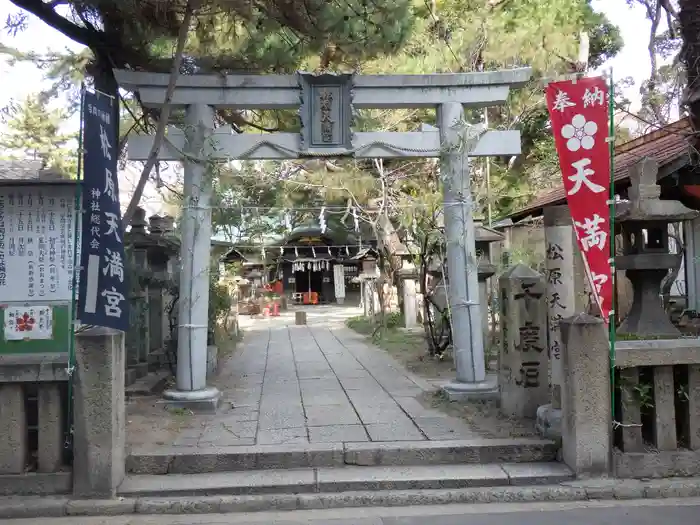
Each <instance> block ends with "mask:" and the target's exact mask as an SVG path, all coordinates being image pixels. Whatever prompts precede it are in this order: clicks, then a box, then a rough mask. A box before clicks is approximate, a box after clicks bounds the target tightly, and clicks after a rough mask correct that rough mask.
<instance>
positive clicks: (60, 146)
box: [0, 95, 77, 176]
mask: <svg viewBox="0 0 700 525" xmlns="http://www.w3.org/2000/svg"><path fill="white" fill-rule="evenodd" d="M64 123H65V115H64V113H63V112H62V111H60V110H52V109H49V108H48V107H47V102H46V101H45V100H43V98H42V97H40V96H37V95H30V96H28V97H27V98H26V99H25V101H24V103H23V104H22V105H21V106H19V107H18V109H17V112H16V113H15V114H14V116H13V118H12V119H10V120H9V121H8V122H7V130H6V131H5V132H4V133H3V134H2V135H0V147H2V149H3V155H5V156H7V157H10V158H15V159H29V160H41V161H42V164H43V167H44V168H47V169H48V168H51V169H53V170H56V171H58V172H61V173H63V174H65V175H69V176H75V174H76V171H75V170H76V159H77V157H76V155H75V153H74V147H69V142H70V140H71V139H73V138H75V137H73V136H71V135H67V134H64V133H63V132H62V131H61V127H62V125H63V124H64Z"/></svg>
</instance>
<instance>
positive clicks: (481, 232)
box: [474, 223, 505, 344]
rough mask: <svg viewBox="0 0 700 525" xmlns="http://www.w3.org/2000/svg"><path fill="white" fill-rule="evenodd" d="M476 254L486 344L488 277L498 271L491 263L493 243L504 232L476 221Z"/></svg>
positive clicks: (487, 333)
mask: <svg viewBox="0 0 700 525" xmlns="http://www.w3.org/2000/svg"><path fill="white" fill-rule="evenodd" d="M474 227H475V229H476V231H475V234H476V254H477V257H478V263H477V276H478V278H479V303H481V326H482V331H483V334H484V344H485V343H486V341H488V335H489V288H488V279H489V277H492V276H493V275H494V274H495V273H496V266H495V265H494V264H492V263H491V243H494V242H502V241H503V240H504V239H505V237H504V235H503V234H502V233H500V232H498V231H496V230H494V229H492V228H488V227H486V226H484V225H482V224H480V223H475V224H474Z"/></svg>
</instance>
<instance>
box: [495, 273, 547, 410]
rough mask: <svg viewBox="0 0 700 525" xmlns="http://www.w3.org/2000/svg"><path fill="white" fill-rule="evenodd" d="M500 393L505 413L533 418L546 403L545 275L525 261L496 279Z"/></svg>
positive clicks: (502, 408)
mask: <svg viewBox="0 0 700 525" xmlns="http://www.w3.org/2000/svg"><path fill="white" fill-rule="evenodd" d="M498 287H499V290H500V299H501V340H502V345H501V351H500V359H499V364H500V376H501V377H500V381H499V384H500V395H501V412H502V413H503V414H504V415H506V416H512V417H527V418H534V417H535V416H536V415H537V408H538V407H539V406H540V405H543V404H544V403H546V402H547V399H548V397H549V382H548V381H547V374H548V372H549V363H548V358H547V305H546V296H545V284H544V277H543V276H542V275H541V274H539V273H537V272H536V271H535V270H533V269H532V268H529V267H528V266H525V265H524V264H518V265H516V266H513V267H512V268H510V269H509V270H508V271H507V272H505V273H504V274H503V275H502V276H501V277H500V279H499V284H498Z"/></svg>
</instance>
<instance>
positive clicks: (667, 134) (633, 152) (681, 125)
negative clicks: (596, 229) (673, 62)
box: [510, 118, 691, 221]
mask: <svg viewBox="0 0 700 525" xmlns="http://www.w3.org/2000/svg"><path fill="white" fill-rule="evenodd" d="M690 131H691V130H690V120H689V119H688V118H684V119H681V120H679V121H677V122H674V123H672V124H669V125H668V126H664V127H663V128H659V129H657V130H656V131H652V132H651V133H647V134H646V135H643V136H641V137H638V138H636V139H634V140H630V141H629V142H625V143H624V144H621V145H620V146H618V147H616V148H615V179H614V180H615V182H616V183H618V182H625V181H626V180H627V179H628V173H627V171H628V169H629V167H630V166H632V165H633V164H635V163H636V162H637V161H639V160H641V159H643V158H644V157H653V158H655V159H656V161H657V162H658V163H659V169H661V168H662V167H664V166H665V165H667V164H670V163H671V162H673V161H675V160H677V159H679V158H681V157H682V156H683V155H688V148H689V146H688V141H687V137H688V134H689V133H690ZM565 202H566V191H565V189H564V186H563V185H562V186H560V187H558V188H556V189H553V190H550V191H548V192H545V193H544V194H542V195H540V196H539V197H537V198H536V199H535V200H534V201H532V202H531V203H530V204H528V205H527V206H526V207H525V208H523V209H521V210H518V211H517V212H515V213H513V214H511V215H510V218H512V219H513V220H514V221H516V220H518V219H522V218H524V217H527V216H528V215H532V214H533V213H537V212H539V211H541V209H542V208H544V207H546V206H552V205H556V204H564V203H565Z"/></svg>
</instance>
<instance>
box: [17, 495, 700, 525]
mask: <svg viewBox="0 0 700 525" xmlns="http://www.w3.org/2000/svg"><path fill="white" fill-rule="evenodd" d="M699 513H700V498H692V499H666V500H630V501H605V502H603V501H588V502H571V503H529V504H488V505H487V504H481V505H436V506H426V507H403V508H381V507H378V508H366V509H365V508H358V509H339V510H314V511H293V512H274V513H272V512H260V513H255V514H245V513H241V514H200V515H191V516H173V515H165V516H158V515H152V516H115V517H86V518H81V517H65V518H45V519H31V520H29V519H23V520H6V521H3V525H261V524H265V525H302V524H304V525H424V524H425V523H426V521H427V520H429V523H430V525H562V524H566V525H658V524H660V523H663V524H664V525H689V524H692V523H697V522H698V515H699Z"/></svg>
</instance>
